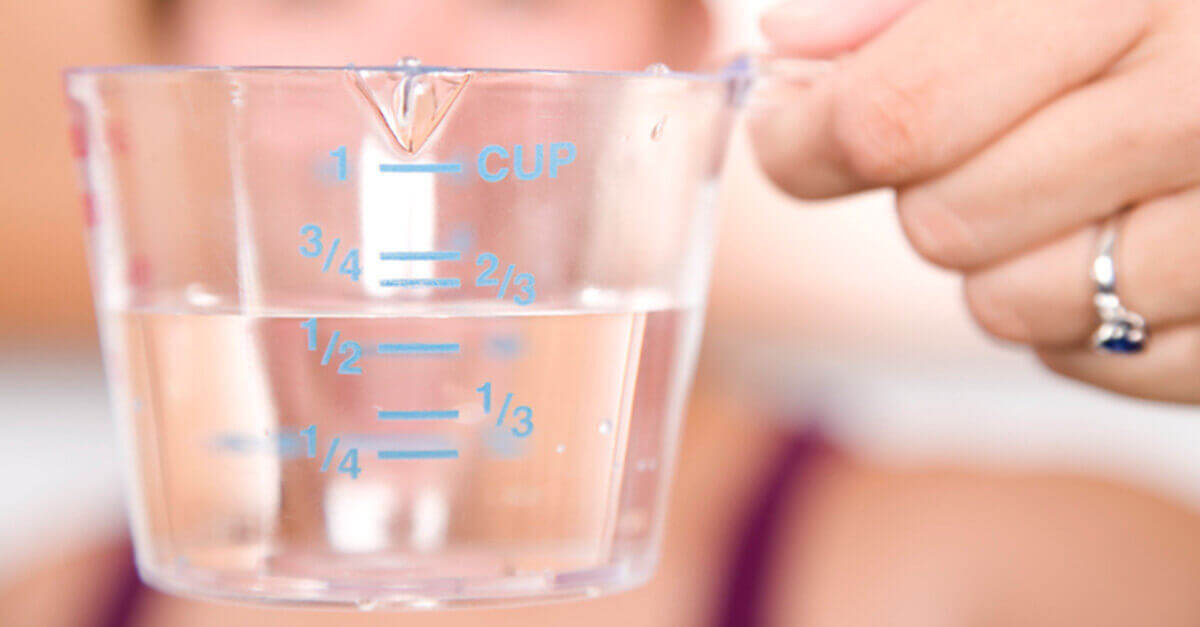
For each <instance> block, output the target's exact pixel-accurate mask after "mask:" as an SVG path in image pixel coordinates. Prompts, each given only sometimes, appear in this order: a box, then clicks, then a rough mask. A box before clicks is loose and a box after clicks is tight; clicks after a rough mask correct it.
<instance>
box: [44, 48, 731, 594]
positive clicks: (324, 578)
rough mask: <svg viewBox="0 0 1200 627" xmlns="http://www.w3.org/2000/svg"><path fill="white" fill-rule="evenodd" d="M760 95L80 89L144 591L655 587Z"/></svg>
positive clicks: (320, 77) (618, 81)
mask: <svg viewBox="0 0 1200 627" xmlns="http://www.w3.org/2000/svg"><path fill="white" fill-rule="evenodd" d="M745 78H746V76H745V74H744V73H742V72H729V73H722V74H714V75H690V74H678V73H667V72H659V71H647V72H644V73H584V72H528V71H501V70H467V69H453V68H434V67H424V66H420V65H419V64H415V63H410V64H402V65H399V66H396V67H386V68H353V67H348V68H149V67H147V68H114V69H85V70H76V71H72V72H69V73H68V76H67V90H68V95H69V101H70V103H71V107H72V111H73V114H74V124H75V127H74V135H75V137H76V139H77V140H78V146H77V148H78V154H79V155H80V160H81V166H82V167H81V169H82V170H83V172H84V179H85V181H86V189H87V192H86V194H87V195H86V205H87V211H88V225H89V229H88V242H89V247H90V255H91V266H92V271H93V276H94V286H95V293H96V301H97V311H98V317H99V319H100V324H101V328H102V335H103V342H104V351H105V357H106V362H107V367H108V371H109V377H110V383H111V388H112V397H113V402H114V406H115V410H116V414H117V421H118V423H119V425H120V430H121V437H122V445H123V447H124V454H125V457H126V462H127V470H128V472H127V480H128V494H129V495H130V496H129V503H130V511H131V521H132V527H133V530H134V540H135V546H136V551H137V561H138V566H139V570H140V572H141V574H142V576H143V578H145V579H146V580H147V581H148V582H150V583H151V584H153V585H155V586H157V587H160V588H162V589H165V590H168V591H173V592H178V593H183V594H189V595H200V596H207V597H223V598H230V599H237V600H242V601H253V602H294V603H315V604H350V605H357V606H358V607H361V608H374V607H415V608H429V607H440V606H446V605H486V604H496V603H511V602H521V601H533V600H541V599H551V598H569V597H576V596H588V595H596V594H601V593H606V592H612V591H617V590H622V589H626V588H629V587H632V586H635V585H637V584H639V583H641V582H643V581H645V580H646V579H647V578H648V577H649V576H650V575H651V574H652V571H653V569H654V565H655V562H656V559H657V553H658V546H659V537H660V535H661V529H662V520H663V509H664V506H665V503H666V496H665V491H666V487H667V483H668V475H669V474H670V470H671V468H672V460H673V451H674V449H675V446H676V443H677V434H678V430H679V426H680V415H681V410H682V405H683V402H684V399H685V396H686V393H687V390H688V385H689V379H690V376H691V372H692V367H693V362H694V360H695V354H696V351H697V345H698V336H699V330H700V326H701V313H702V307H703V304H704V300H705V290H706V284H707V279H708V274H709V264H710V258H711V253H712V246H713V231H714V207H713V205H714V191H715V182H716V178H717V174H718V171H719V169H720V164H721V161H722V158H723V152H724V146H725V142H726V139H727V135H728V131H729V125H730V122H731V117H732V113H733V108H734V102H735V100H736V99H737V98H738V95H739V93H740V91H741V87H742V86H743V83H744V79H745Z"/></svg>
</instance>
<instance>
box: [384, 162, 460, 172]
mask: <svg viewBox="0 0 1200 627" xmlns="http://www.w3.org/2000/svg"><path fill="white" fill-rule="evenodd" d="M462 168H463V167H462V164H461V163H384V164H380V166H379V171H380V172H396V173H427V174H458V173H459V172H462Z"/></svg>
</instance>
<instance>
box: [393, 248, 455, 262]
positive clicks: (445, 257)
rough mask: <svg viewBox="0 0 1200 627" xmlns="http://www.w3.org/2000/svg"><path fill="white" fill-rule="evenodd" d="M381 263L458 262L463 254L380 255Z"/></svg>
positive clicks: (448, 252) (449, 251) (438, 252)
mask: <svg viewBox="0 0 1200 627" xmlns="http://www.w3.org/2000/svg"><path fill="white" fill-rule="evenodd" d="M379 259H380V261H458V260H459V259H462V253H460V252H458V251H456V250H448V251H434V252H428V253H410V252H400V253H379Z"/></svg>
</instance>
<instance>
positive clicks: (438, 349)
mask: <svg viewBox="0 0 1200 627" xmlns="http://www.w3.org/2000/svg"><path fill="white" fill-rule="evenodd" d="M460 348H461V347H460V346H459V345H458V344H421V343H416V342H411V343H406V344H380V345H379V354H380V355H403V354H411V353H422V354H430V353H457V352H458V351H459V349H460Z"/></svg>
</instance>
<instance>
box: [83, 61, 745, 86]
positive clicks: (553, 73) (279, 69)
mask: <svg viewBox="0 0 1200 627" xmlns="http://www.w3.org/2000/svg"><path fill="white" fill-rule="evenodd" d="M664 67H665V66H664ZM347 71H356V72H371V73H387V74H433V73H470V74H483V75H491V76H512V77H519V76H547V77H596V78H623V79H641V78H654V79H673V80H684V81H692V82H725V81H728V80H730V79H733V78H737V77H740V76H742V75H743V74H747V73H748V72H749V69H748V67H746V66H738V65H734V66H729V67H726V68H724V69H720V70H716V71H711V72H691V71H675V70H668V71H665V72H664V71H662V70H657V69H655V68H653V66H652V67H651V68H647V69H645V70H641V71H631V70H573V69H572V70H564V69H530V68H490V67H479V68H475V67H457V66H442V65H354V64H348V65H341V66H334V65H144V64H134V65H98V66H72V67H67V68H65V69H64V70H63V75H64V76H66V77H67V78H71V77H74V76H94V75H131V74H132V75H178V74H189V73H211V74H258V75H270V74H278V73H294V72H305V73H317V74H324V73H337V72H347Z"/></svg>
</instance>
